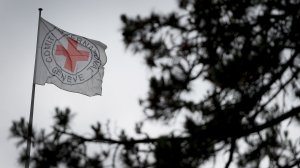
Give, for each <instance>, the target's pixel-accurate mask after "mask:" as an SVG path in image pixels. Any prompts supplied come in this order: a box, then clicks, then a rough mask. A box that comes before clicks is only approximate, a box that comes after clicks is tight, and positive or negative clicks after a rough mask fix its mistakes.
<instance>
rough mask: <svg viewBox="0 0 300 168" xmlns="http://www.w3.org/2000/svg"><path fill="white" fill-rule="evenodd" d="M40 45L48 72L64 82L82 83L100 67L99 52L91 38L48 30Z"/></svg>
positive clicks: (58, 30)
mask: <svg viewBox="0 0 300 168" xmlns="http://www.w3.org/2000/svg"><path fill="white" fill-rule="evenodd" d="M41 47H42V48H41V52H42V53H41V55H42V58H43V61H44V63H45V65H46V67H47V69H48V71H49V73H50V74H52V75H53V76H55V77H57V78H58V79H59V80H60V81H61V82H62V83H64V84H68V85H75V84H80V83H84V82H86V81H88V80H89V79H91V78H92V77H93V76H94V75H95V74H96V73H97V72H98V71H99V68H100V67H101V61H100V52H99V50H98V48H97V46H96V45H95V44H93V42H92V41H91V40H89V39H87V38H84V37H81V36H77V35H74V34H71V33H68V32H66V31H63V30H61V29H58V28H56V29H53V30H52V31H50V32H49V33H48V34H47V35H46V36H45V38H44V40H43V43H42V46H41Z"/></svg>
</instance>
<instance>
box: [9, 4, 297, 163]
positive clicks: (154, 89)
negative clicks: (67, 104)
mask: <svg viewBox="0 0 300 168" xmlns="http://www.w3.org/2000/svg"><path fill="white" fill-rule="evenodd" d="M178 6H179V8H178V9H176V11H174V12H171V13H169V14H159V13H152V14H151V15H149V16H148V17H140V16H137V17H134V18H132V17H128V16H126V15H122V16H121V20H122V22H123V27H122V33H123V40H124V44H125V45H126V47H127V48H129V49H130V50H132V51H133V52H134V53H140V54H142V55H143V56H144V58H145V63H146V65H147V66H148V67H149V69H150V70H152V71H153V74H152V77H151V78H150V84H149V91H148V95H147V97H146V98H145V99H143V100H141V101H140V102H141V105H142V106H143V107H144V112H145V115H146V116H147V118H148V120H156V121H161V122H162V123H168V124H171V122H169V121H172V120H174V118H176V117H185V122H184V124H183V125H182V130H181V132H178V131H176V132H175V130H174V132H171V133H170V134H169V135H161V136H160V137H158V138H151V137H149V135H147V134H146V136H145V138H142V139H134V138H131V137H130V136H129V135H127V134H126V133H125V132H122V133H121V134H120V136H119V137H118V138H112V137H110V134H109V132H105V131H103V128H102V127H101V125H100V124H98V125H95V126H92V131H93V132H94V136H92V137H84V136H81V135H77V134H75V133H73V132H71V130H70V129H69V127H68V122H69V120H70V113H69V112H68V110H67V111H65V112H63V111H62V112H60V111H59V110H57V115H56V116H55V121H56V122H55V123H56V124H55V125H54V126H53V130H52V132H51V133H50V134H49V135H48V134H47V135H46V134H45V133H44V131H41V132H36V131H34V135H33V141H34V144H35V146H36V147H35V148H36V150H35V151H34V154H33V156H32V157H33V162H34V165H35V167H36V168H39V167H43V168H45V167H51V166H50V165H52V166H57V165H58V163H64V164H65V165H67V167H91V168H92V167H101V165H102V166H103V165H104V164H103V163H104V162H105V160H112V165H110V166H112V167H120V166H118V165H122V166H121V167H164V168H165V167H181V168H189V167H190V168H195V167H200V166H203V165H204V164H205V163H207V162H208V161H218V158H220V157H221V158H223V159H225V160H226V161H225V162H224V163H221V164H220V163H218V165H222V166H223V167H226V168H227V167H230V166H232V167H233V165H235V166H237V167H243V168H247V167H249V168H250V167H263V165H265V166H264V167H274V168H275V167H276V168H281V167H300V151H299V150H300V149H299V147H300V139H299V137H295V136H294V135H290V134H291V128H294V129H299V128H298V127H297V126H298V125H297V123H298V124H299V121H300V120H299V119H300V106H299V96H300V91H299V86H300V85H299V84H300V83H299V82H300V81H299V79H298V76H299V70H300V69H299V68H300V67H299V65H300V64H299V63H300V57H299V56H300V54H299V48H300V1H299V0H211V1H210V0H178ZM203 83H204V84H206V85H209V87H204V85H203ZM203 89H205V90H206V92H205V94H204V95H200V94H198V93H199V91H200V90H203ZM144 122H147V121H144ZM172 123H174V122H172ZM142 126H143V122H141V123H137V127H136V132H137V134H141V135H144V134H145V133H144V132H143V129H142V128H143V127H142ZM11 132H12V135H13V136H15V137H17V138H18V139H20V143H22V142H24V140H25V139H26V138H27V136H26V135H27V134H26V133H27V127H26V124H25V122H24V119H22V120H21V121H19V122H14V123H13V127H12V129H11ZM294 132H295V131H294ZM298 136H299V134H298ZM87 143H99V145H101V144H106V145H107V146H112V148H109V149H107V150H104V151H99V153H97V154H96V155H95V156H90V155H88V154H87V151H86V150H85V147H86V144H87ZM71 151H72V152H71ZM222 155H224V157H223V156H222ZM22 156H23V155H22ZM218 156H220V157H218ZM21 158H24V157H21ZM215 159H216V160H215Z"/></svg>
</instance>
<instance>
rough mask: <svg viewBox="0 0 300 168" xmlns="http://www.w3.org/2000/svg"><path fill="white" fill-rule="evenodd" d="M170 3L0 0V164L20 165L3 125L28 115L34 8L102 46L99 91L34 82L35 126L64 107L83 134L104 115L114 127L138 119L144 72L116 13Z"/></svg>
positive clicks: (170, 1) (170, 5)
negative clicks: (126, 45) (127, 45)
mask: <svg viewBox="0 0 300 168" xmlns="http://www.w3.org/2000/svg"><path fill="white" fill-rule="evenodd" d="M175 6H176V5H175V0H51V1H49V0H48V1H46V0H26V1H24V0H0V23H1V24H0V37H1V40H0V51H1V55H0V80H1V87H0V93H1V97H0V112H1V117H0V133H1V134H0V167H3V168H15V167H16V168H17V167H24V166H23V165H21V166H20V165H19V164H18V163H17V157H18V152H19V150H18V149H17V148H16V147H15V144H16V141H14V140H12V139H9V127H10V126H11V122H12V120H18V119H19V118H20V117H25V118H26V119H27V120H28V116H29V109H30V97H31V87H32V78H33V76H32V75H33V64H34V57H35V50H36V36H37V25H38V8H40V7H41V8H43V9H44V10H43V12H42V17H43V18H44V19H46V20H48V21H49V22H51V23H53V24H55V25H56V26H58V27H60V28H62V29H64V30H66V31H68V32H70V33H74V34H78V35H81V36H85V37H87V38H91V39H95V40H99V41H101V42H103V43H105V44H106V45H107V46H108V48H107V50H106V54H107V57H108V62H107V64H106V65H105V74H104V80H103V91H102V94H103V96H101V97H100V96H96V97H87V96H84V95H80V94H77V93H71V92H67V91H63V90H60V89H58V88H57V87H55V86H53V85H49V84H48V85H46V86H37V87H36V96H35V110H34V123H33V124H34V126H35V127H38V128H47V127H49V125H51V124H52V116H53V114H54V108H55V107H59V108H61V109H64V108H66V107H70V108H71V110H72V111H73V112H75V113H76V117H75V119H74V121H73V124H72V126H73V129H74V131H76V132H80V133H83V134H85V135H88V131H89V128H90V125H91V124H94V123H95V122H96V121H100V122H106V120H108V119H109V120H110V121H111V124H112V126H114V127H115V128H119V130H120V129H121V128H127V129H128V131H129V132H131V131H132V130H133V128H134V123H135V121H137V120H139V119H142V118H143V114H142V108H141V107H140V106H139V105H138V98H141V97H144V96H145V95H146V92H147V86H148V83H147V78H148V77H149V74H148V70H147V69H146V67H145V66H144V64H143V60H142V59H141V58H139V57H137V56H135V57H134V56H133V54H132V53H131V52H130V51H126V50H125V48H124V45H123V43H122V37H121V32H120V28H121V21H120V15H121V14H123V13H125V14H127V15H130V16H135V15H137V14H141V15H147V14H149V13H150V12H151V11H157V12H162V13H163V12H167V11H170V10H171V9H174V8H175ZM153 130H156V129H155V128H154V129H153ZM117 131H118V130H117ZM155 133H156V132H154V134H155Z"/></svg>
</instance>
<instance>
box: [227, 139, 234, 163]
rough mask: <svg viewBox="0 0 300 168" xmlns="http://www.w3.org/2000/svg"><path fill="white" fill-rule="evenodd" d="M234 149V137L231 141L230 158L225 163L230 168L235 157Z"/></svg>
mask: <svg viewBox="0 0 300 168" xmlns="http://www.w3.org/2000/svg"><path fill="white" fill-rule="evenodd" d="M234 149H235V139H234V138H232V139H231V143H230V151H229V158H228V161H227V163H226V165H225V168H229V166H230V164H231V162H232V159H233V154H234Z"/></svg>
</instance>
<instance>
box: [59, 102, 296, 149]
mask: <svg viewBox="0 0 300 168" xmlns="http://www.w3.org/2000/svg"><path fill="white" fill-rule="evenodd" d="M299 113H300V106H297V107H295V108H293V109H291V110H290V111H289V112H286V113H284V114H282V115H281V116H279V117H277V118H274V119H272V120H270V121H268V122H266V123H264V124H261V125H258V126H254V127H252V128H245V129H240V131H238V132H235V134H234V135H227V136H222V139H218V141H222V140H224V139H226V138H228V136H232V137H233V138H235V139H238V138H241V137H244V136H248V135H250V134H252V133H256V132H260V131H262V130H264V129H266V128H270V127H272V126H274V125H277V124H279V123H280V122H282V121H283V120H286V119H288V118H290V117H293V116H295V115H297V114H299ZM56 131H57V132H60V133H63V134H65V135H70V136H73V137H75V138H78V139H80V140H82V141H84V142H100V143H109V144H119V145H134V144H140V143H157V142H159V141H172V142H182V141H188V140H191V139H199V140H200V139H203V138H205V137H207V136H212V134H211V133H208V132H209V131H208V132H207V131H205V132H203V133H201V136H187V137H159V138H145V139H129V140H116V139H112V138H104V137H101V138H99V137H98V138H86V137H83V136H80V135H77V134H75V133H70V132H66V131H63V130H58V129H56Z"/></svg>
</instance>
